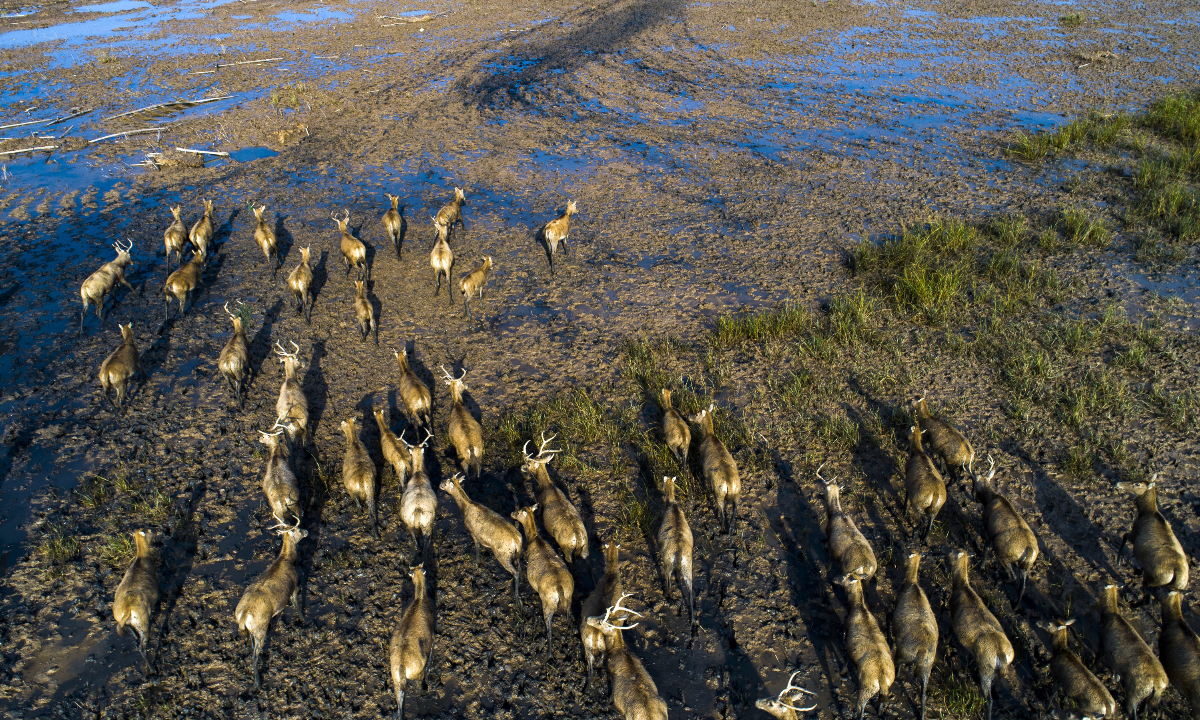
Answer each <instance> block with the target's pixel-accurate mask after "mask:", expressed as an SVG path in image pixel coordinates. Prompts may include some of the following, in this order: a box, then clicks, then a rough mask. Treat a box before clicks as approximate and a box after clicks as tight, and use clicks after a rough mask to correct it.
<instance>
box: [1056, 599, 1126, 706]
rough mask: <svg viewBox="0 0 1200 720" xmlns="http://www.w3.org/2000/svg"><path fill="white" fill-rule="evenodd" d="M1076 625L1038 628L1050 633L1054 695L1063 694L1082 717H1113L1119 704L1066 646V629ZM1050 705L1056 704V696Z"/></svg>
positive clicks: (1066, 624) (1070, 621) (1070, 622)
mask: <svg viewBox="0 0 1200 720" xmlns="http://www.w3.org/2000/svg"><path fill="white" fill-rule="evenodd" d="M1074 622H1075V618H1071V619H1070V620H1060V621H1058V622H1039V623H1037V626H1038V627H1040V628H1042V629H1043V630H1045V631H1046V632H1048V633H1050V648H1051V651H1052V652H1053V655H1052V656H1051V658H1050V674H1051V675H1053V676H1054V685H1055V687H1054V696H1057V695H1058V694H1059V693H1060V692H1061V693H1062V694H1063V695H1066V696H1067V698H1068V699H1069V700H1070V701H1071V704H1072V705H1073V707H1074V709H1075V710H1076V711H1077V712H1079V713H1080V714H1082V715H1084V716H1086V717H1089V718H1096V720H1099V719H1100V718H1106V717H1107V718H1112V717H1116V715H1117V703H1116V701H1115V700H1113V697H1112V694H1111V693H1109V692H1108V688H1106V687H1104V683H1102V682H1100V680H1098V679H1097V678H1096V676H1095V675H1093V674H1092V671H1091V670H1088V668H1087V665H1084V663H1083V661H1082V660H1080V659H1079V656H1078V655H1076V654H1075V653H1074V651H1072V650H1071V648H1070V647H1069V645H1068V643H1067V627H1068V626H1069V625H1071V624H1073V623H1074ZM1051 704H1054V700H1053V697H1052V698H1051Z"/></svg>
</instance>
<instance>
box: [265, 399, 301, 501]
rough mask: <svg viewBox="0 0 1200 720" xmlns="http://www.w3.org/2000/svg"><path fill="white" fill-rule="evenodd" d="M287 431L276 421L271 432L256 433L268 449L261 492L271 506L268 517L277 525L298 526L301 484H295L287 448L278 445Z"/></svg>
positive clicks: (281, 444) (280, 444)
mask: <svg viewBox="0 0 1200 720" xmlns="http://www.w3.org/2000/svg"><path fill="white" fill-rule="evenodd" d="M285 430H286V425H283V424H281V423H280V422H278V421H276V422H275V425H274V426H273V427H272V428H271V429H270V430H259V431H258V433H259V435H261V436H262V437H260V438H259V439H258V441H259V442H260V443H262V444H263V445H266V446H267V452H268V453H270V455H269V456H268V457H267V468H266V470H265V471H263V479H262V489H263V494H264V495H266V496H267V504H268V505H270V506H271V514H272V515H274V516H275V517H277V518H279V521H280V522H283V523H287V522H293V521H294V522H295V523H296V524H297V525H299V524H300V520H301V519H302V518H303V517H304V511H303V509H302V507H301V505H300V485H299V484H298V483H297V482H296V473H294V472H292V468H291V465H290V463H289V461H288V452H287V447H286V445H284V443H282V442H280V439H279V436H280V435H282V434H283V433H284V432H285Z"/></svg>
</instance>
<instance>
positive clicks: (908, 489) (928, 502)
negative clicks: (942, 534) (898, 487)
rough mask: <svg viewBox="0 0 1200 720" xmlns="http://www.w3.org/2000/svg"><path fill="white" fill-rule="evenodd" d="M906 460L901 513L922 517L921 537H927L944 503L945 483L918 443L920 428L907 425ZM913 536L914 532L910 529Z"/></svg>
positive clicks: (923, 538) (924, 538)
mask: <svg viewBox="0 0 1200 720" xmlns="http://www.w3.org/2000/svg"><path fill="white" fill-rule="evenodd" d="M909 433H910V435H909V443H908V461H907V462H906V463H905V464H904V494H905V500H904V513H905V515H911V514H912V512H913V510H916V511H917V512H918V513H919V514H920V516H921V519H922V520H925V521H926V522H924V523H923V524H924V525H925V532H924V533H923V534H922V535H921V539H922V540H926V539H928V538H929V531H930V530H932V529H933V520H934V518H936V517H937V514H938V512H939V511H940V510H941V509H942V506H943V505H945V504H946V483H945V481H944V480H942V474H941V473H939V472H938V471H937V467H936V466H935V465H934V464H933V460H931V459H930V458H929V456H928V455H926V454H925V448H924V446H923V445H922V444H921V428H919V427H917V426H916V425H913V426H912V427H911V428H909ZM913 535H916V532H915V531H914V532H913Z"/></svg>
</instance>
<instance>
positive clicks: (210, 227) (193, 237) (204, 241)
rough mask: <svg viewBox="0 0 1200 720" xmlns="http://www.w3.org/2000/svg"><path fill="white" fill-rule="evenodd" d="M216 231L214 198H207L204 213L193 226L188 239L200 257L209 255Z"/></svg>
mask: <svg viewBox="0 0 1200 720" xmlns="http://www.w3.org/2000/svg"><path fill="white" fill-rule="evenodd" d="M215 233H216V226H215V225H214V224H213V204H212V200H205V201H204V214H203V215H201V216H200V219H199V220H197V221H196V224H195V225H193V226H192V231H191V233H189V235H188V240H190V241H191V242H192V247H193V248H194V249H195V250H196V253H197V254H198V255H200V257H208V245H209V243H211V242H212V240H213V235H214V234H215Z"/></svg>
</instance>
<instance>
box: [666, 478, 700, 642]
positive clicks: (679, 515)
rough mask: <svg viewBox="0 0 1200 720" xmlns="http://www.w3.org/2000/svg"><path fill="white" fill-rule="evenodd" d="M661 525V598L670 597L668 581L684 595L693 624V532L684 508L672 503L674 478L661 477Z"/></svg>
mask: <svg viewBox="0 0 1200 720" xmlns="http://www.w3.org/2000/svg"><path fill="white" fill-rule="evenodd" d="M662 492H663V502H664V504H665V507H664V508H663V519H662V525H660V526H659V528H658V554H659V562H660V563H662V572H663V582H664V583H665V587H664V588H663V590H664V593H663V594H664V595H666V596H667V598H670V597H671V580H672V579H674V578H675V577H678V578H679V583H680V584H681V585H683V589H684V590H685V591H687V607H688V620H689V621H690V622H691V623H692V625H695V624H696V597H695V595H694V594H693V592H692V529H691V528H690V527H688V521H687V517H686V516H685V515H684V514H683V508H682V507H680V506H679V503H678V502H676V501H675V478H673V477H664V478H663V484H662Z"/></svg>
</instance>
